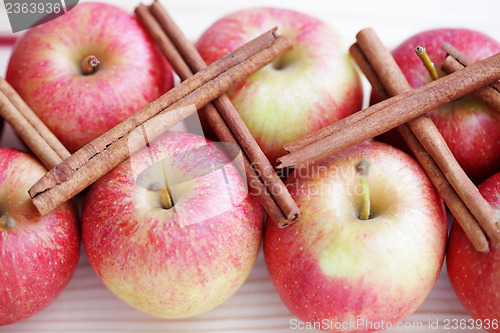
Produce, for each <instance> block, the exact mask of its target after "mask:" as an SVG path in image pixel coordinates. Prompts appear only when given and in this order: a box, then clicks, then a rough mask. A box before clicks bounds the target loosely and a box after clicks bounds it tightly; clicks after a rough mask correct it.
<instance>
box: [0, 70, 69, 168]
mask: <svg viewBox="0 0 500 333" xmlns="http://www.w3.org/2000/svg"><path fill="white" fill-rule="evenodd" d="M0 91H2V92H3V93H4V94H5V96H7V98H8V99H9V100H10V101H11V102H12V104H13V105H14V106H15V107H16V109H17V110H18V111H19V112H20V113H21V114H22V116H23V117H24V118H26V120H27V121H28V122H29V123H30V125H31V126H32V127H33V128H34V129H35V130H36V131H37V132H38V133H39V134H40V136H41V137H42V138H43V139H44V140H45V141H46V142H47V143H48V144H49V145H50V147H51V148H52V150H54V152H55V153H56V154H57V155H59V157H60V158H61V159H62V160H64V159H66V158H68V157H69V156H70V155H71V153H70V152H69V151H68V150H67V149H66V147H65V146H64V145H63V144H62V143H61V141H59V139H58V138H57V137H56V136H55V135H54V133H52V131H51V130H50V129H49V128H48V127H47V126H46V125H45V123H44V122H43V121H41V120H40V118H38V116H37V114H36V113H35V112H34V111H33V110H32V109H31V108H30V107H29V106H28V104H26V102H25V101H24V100H23V99H22V98H21V96H19V94H18V93H17V91H15V89H14V88H13V87H12V86H11V85H10V84H9V83H8V82H7V81H6V80H5V79H3V78H0Z"/></svg>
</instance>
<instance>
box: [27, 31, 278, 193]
mask: <svg viewBox="0 0 500 333" xmlns="http://www.w3.org/2000/svg"><path fill="white" fill-rule="evenodd" d="M275 40H276V38H275V37H274V35H273V34H272V32H268V33H265V34H263V35H261V36H259V37H258V38H256V39H254V40H252V41H251V42H249V43H247V44H245V45H244V46H242V47H241V48H239V49H237V50H235V51H234V52H233V53H231V54H228V55H226V56H225V57H223V58H222V59H220V60H219V61H217V62H215V63H213V64H212V65H213V66H212V65H211V66H209V67H207V68H206V69H205V70H203V71H201V72H199V73H197V75H195V76H193V77H191V78H189V79H188V80H186V81H185V82H183V84H180V85H178V86H176V87H174V88H172V89H171V90H169V91H168V92H167V93H165V94H164V95H162V96H161V97H160V98H158V99H156V100H155V101H153V102H152V103H150V104H148V105H147V106H145V107H144V108H143V109H141V110H140V111H138V112H137V113H135V114H134V115H132V116H130V117H129V118H127V119H126V120H124V121H123V122H121V123H120V124H118V125H116V126H115V127H113V128H112V129H111V130H109V131H108V132H106V133H104V134H102V135H101V136H99V137H98V138H96V139H95V140H93V141H92V142H90V143H88V144H87V145H85V146H83V147H82V148H80V149H79V150H78V151H76V152H75V153H74V154H73V155H71V156H70V157H69V158H67V159H66V160H65V163H62V164H59V165H57V166H56V167H55V169H54V170H51V171H49V173H48V174H47V175H46V176H44V177H43V178H42V179H40V180H39V181H38V182H37V183H36V184H35V185H33V187H32V188H31V189H30V191H29V193H30V195H31V197H34V196H35V195H36V194H37V193H40V192H43V191H45V190H47V189H49V188H52V187H54V186H56V185H57V184H59V183H61V182H63V181H66V180H67V179H69V178H70V177H71V176H72V175H73V174H74V173H75V171H76V170H78V169H79V168H81V167H82V166H83V165H84V164H85V163H87V162H88V161H89V160H90V159H92V158H93V157H94V156H96V155H97V154H99V153H101V152H102V151H104V150H105V149H106V148H107V147H108V146H109V145H110V144H111V143H112V142H114V141H116V140H118V139H120V138H121V137H123V136H124V135H126V134H127V133H129V132H130V131H132V130H134V129H135V128H136V127H137V126H139V125H140V124H142V123H144V122H145V121H147V120H148V119H150V118H152V117H154V116H155V115H157V114H158V113H159V112H160V111H161V110H164V109H165V108H167V107H168V106H170V105H172V104H173V103H175V102H177V101H178V100H180V99H181V98H182V97H183V96H186V95H187V94H189V93H190V92H192V91H194V90H195V89H197V88H199V87H200V86H202V85H203V84H205V83H207V82H208V81H210V80H211V79H213V78H214V77H216V76H218V75H220V74H221V73H224V72H225V71H227V70H228V69H230V68H231V67H233V66H235V65H236V64H238V63H240V62H242V61H244V60H246V59H248V58H249V57H250V56H252V55H255V54H257V53H258V52H259V51H260V50H263V49H265V48H268V47H270V46H271V45H273V43H274V42H275Z"/></svg>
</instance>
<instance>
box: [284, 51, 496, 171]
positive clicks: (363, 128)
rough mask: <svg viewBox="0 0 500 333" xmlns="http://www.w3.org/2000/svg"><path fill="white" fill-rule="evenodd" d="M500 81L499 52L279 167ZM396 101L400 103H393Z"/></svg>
mask: <svg viewBox="0 0 500 333" xmlns="http://www.w3.org/2000/svg"><path fill="white" fill-rule="evenodd" d="M499 78H500V53H499V54H496V55H494V56H492V57H489V58H487V59H485V60H482V61H480V62H478V63H475V64H473V65H471V66H467V67H466V68H464V69H463V70H461V71H459V72H455V73H452V74H450V75H447V76H445V77H443V78H440V79H439V80H436V81H433V82H430V83H428V84H426V85H424V86H421V87H419V88H416V89H413V90H411V91H408V92H406V93H403V94H401V95H399V96H395V97H391V98H389V99H387V100H386V101H387V103H388V104H389V106H388V107H385V108H383V109H382V110H379V111H378V112H376V113H373V114H371V115H369V116H367V117H365V118H363V119H362V120H360V121H358V122H355V123H353V124H351V125H350V126H348V127H346V126H345V127H344V128H342V129H341V130H340V131H338V132H336V133H334V135H331V136H328V137H327V138H324V139H322V140H320V141H317V142H315V143H313V144H311V145H309V146H307V147H305V148H302V149H299V150H297V151H296V152H294V153H291V154H289V155H285V156H283V157H281V158H279V159H278V162H280V163H281V164H280V165H278V166H277V167H278V168H285V167H289V166H293V165H294V166H301V165H304V164H306V163H311V162H315V161H318V160H321V159H323V158H325V157H327V156H329V155H332V154H335V153H337V152H340V151H342V150H344V149H346V148H349V147H352V146H353V145H356V144H358V143H361V142H363V141H365V140H368V139H371V138H373V137H375V136H377V135H380V134H382V133H384V132H387V131H388V130H390V129H392V128H395V127H397V126H399V125H401V124H403V123H405V122H408V121H409V120H411V119H413V118H415V117H418V116H420V115H422V114H425V113H427V112H429V111H431V110H433V109H436V108H437V107H439V106H441V105H443V104H446V103H448V102H451V101H453V100H455V99H457V98H459V97H462V96H464V95H466V94H469V93H471V92H472V91H474V90H476V89H478V88H480V87H483V86H485V85H488V84H490V83H492V82H494V81H497V80H498V79H499ZM395 98H397V99H398V100H399V101H398V102H395V103H392V102H394V100H393V99H395ZM371 108H372V107H369V108H366V109H364V110H361V111H359V112H358V113H357V114H361V116H364V115H365V114H369V113H370V112H372V110H371ZM350 117H351V116H349V117H347V118H344V119H341V120H339V121H338V122H337V123H340V124H337V126H341V127H342V126H343V124H345V123H346V122H349V121H350V119H349V118H350Z"/></svg>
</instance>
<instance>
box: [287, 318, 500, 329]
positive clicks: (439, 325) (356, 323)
mask: <svg viewBox="0 0 500 333" xmlns="http://www.w3.org/2000/svg"><path fill="white" fill-rule="evenodd" d="M499 321H500V320H499V319H482V320H481V319H472V318H470V319H457V318H453V319H441V320H440V319H429V320H427V321H402V322H398V323H391V322H388V321H384V320H381V321H370V320H366V319H362V318H358V319H353V320H348V321H335V320H331V319H323V320H321V321H317V322H303V321H300V320H298V319H292V320H290V329H292V330H298V331H301V330H338V331H358V330H363V331H365V330H377V331H379V330H380V331H383V330H392V329H398V330H400V329H406V330H416V331H417V330H438V329H440V330H450V331H452V332H454V331H458V330H490V329H494V330H496V329H498V328H499V327H500V322H499Z"/></svg>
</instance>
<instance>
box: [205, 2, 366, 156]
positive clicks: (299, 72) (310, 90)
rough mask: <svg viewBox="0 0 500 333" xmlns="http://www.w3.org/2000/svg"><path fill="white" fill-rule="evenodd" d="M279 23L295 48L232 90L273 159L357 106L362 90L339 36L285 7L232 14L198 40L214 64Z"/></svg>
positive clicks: (250, 126)
mask: <svg viewBox="0 0 500 333" xmlns="http://www.w3.org/2000/svg"><path fill="white" fill-rule="evenodd" d="M275 26H277V27H278V29H279V31H280V32H281V33H282V34H284V35H286V36H287V37H289V38H290V39H291V40H292V42H293V43H294V46H295V48H294V50H292V51H291V52H289V53H287V54H286V55H284V56H282V57H281V58H279V59H277V60H276V61H275V62H274V63H273V64H270V65H268V66H266V67H265V68H264V69H262V70H260V71H259V72H257V73H255V74H254V75H252V76H250V77H249V78H248V79H247V80H246V81H245V82H244V83H242V84H241V85H240V86H238V87H236V88H234V89H233V90H231V91H230V92H229V93H228V96H229V97H230V99H231V100H232V102H233V104H234V105H235V107H236V109H237V110H238V112H239V114H240V115H241V117H242V118H243V120H244V121H245V123H246V124H247V126H248V127H249V129H250V131H251V133H252V134H253V136H254V137H255V139H256V140H257V143H258V144H259V145H260V147H261V148H262V150H263V151H264V153H265V154H266V155H267V157H268V158H269V160H270V161H271V163H273V164H275V162H276V159H277V158H278V157H281V156H283V155H284V154H285V151H284V150H283V148H282V146H283V145H284V144H286V143H288V142H290V141H294V140H297V139H299V138H301V137H303V136H304V135H306V134H309V133H311V132H314V131H316V130H318V129H320V128H322V127H324V126H326V125H329V124H331V123H333V122H334V121H336V120H338V119H340V118H343V117H346V116H348V115H350V114H351V113H353V112H356V111H358V110H359V109H360V108H361V106H362V100H363V94H362V87H361V83H360V80H359V76H358V74H357V72H356V71H355V69H354V67H353V66H352V63H351V61H350V59H349V57H348V54H347V48H346V47H344V45H343V43H342V41H341V39H340V37H339V36H338V35H337V34H336V33H335V32H334V31H333V30H332V29H331V28H330V27H329V26H328V25H327V24H325V23H324V22H322V21H320V20H319V19H316V18H314V17H311V16H308V15H306V14H302V13H298V12H295V11H291V10H286V9H277V8H253V9H245V10H241V11H238V12H235V13H232V14H229V15H227V16H225V17H223V18H221V19H220V20H218V21H217V22H215V23H214V24H213V25H212V26H211V27H209V28H208V29H207V30H206V31H205V32H204V33H203V35H202V36H201V37H200V38H199V40H198V42H197V43H196V47H197V48H198V50H199V51H200V54H201V56H202V57H203V58H204V59H205V61H206V62H207V63H212V62H214V61H215V60H217V59H219V58H221V57H222V56H224V55H225V54H226V53H228V52H231V51H233V50H234V49H236V48H237V47H238V46H241V45H242V44H243V43H245V42H247V41H248V40H250V39H252V38H254V37H257V36H258V35H259V34H261V33H263V32H265V31H267V30H270V29H272V28H273V27H275Z"/></svg>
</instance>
